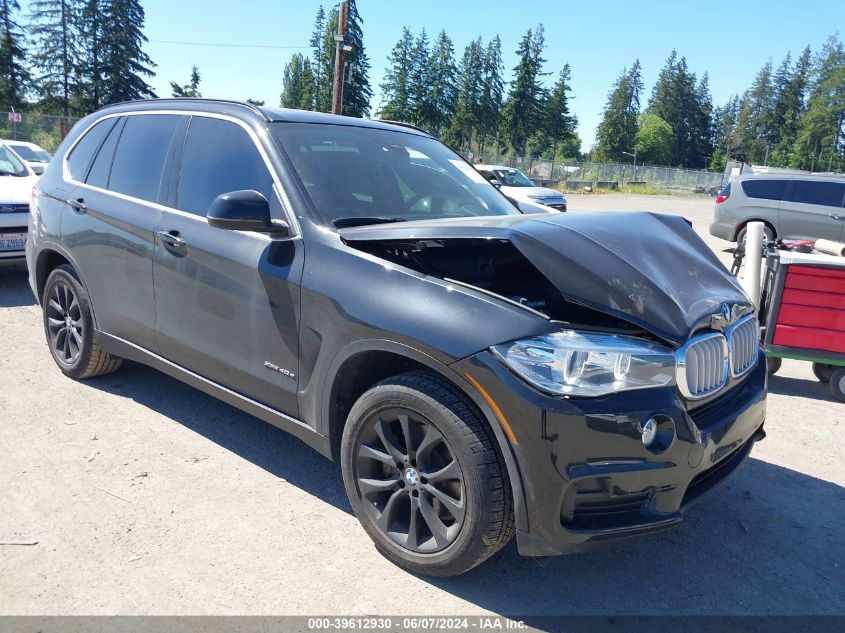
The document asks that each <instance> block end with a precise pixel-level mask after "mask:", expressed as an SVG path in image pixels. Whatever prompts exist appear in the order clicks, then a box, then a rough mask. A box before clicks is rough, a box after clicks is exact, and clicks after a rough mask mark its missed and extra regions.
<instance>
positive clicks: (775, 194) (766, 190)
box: [742, 180, 786, 200]
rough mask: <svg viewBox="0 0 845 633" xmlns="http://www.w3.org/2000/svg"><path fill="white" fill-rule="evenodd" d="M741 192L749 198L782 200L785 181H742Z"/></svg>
mask: <svg viewBox="0 0 845 633" xmlns="http://www.w3.org/2000/svg"><path fill="white" fill-rule="evenodd" d="M742 190H743V191H744V192H745V195H746V196H748V197H749V198H763V199H765V200H783V192H784V191H786V181H785V180H743V181H742Z"/></svg>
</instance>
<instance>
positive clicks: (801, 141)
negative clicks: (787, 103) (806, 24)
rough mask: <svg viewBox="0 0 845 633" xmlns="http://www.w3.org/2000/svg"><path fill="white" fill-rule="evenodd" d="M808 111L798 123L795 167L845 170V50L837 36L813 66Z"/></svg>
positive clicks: (793, 160) (831, 39) (817, 57)
mask: <svg viewBox="0 0 845 633" xmlns="http://www.w3.org/2000/svg"><path fill="white" fill-rule="evenodd" d="M813 66H814V67H813V73H812V76H813V80H812V88H811V90H810V97H809V100H808V102H807V109H806V111H805V112H804V113H803V114H802V116H801V118H800V120H799V123H798V135H797V137H796V141H795V147H794V149H793V155H792V164H793V166H795V167H800V168H801V169H810V170H816V171H827V170H830V169H838V170H842V169H844V168H845V155H843V149H844V148H845V135H843V125H845V49H843V46H842V42H841V41H840V40H839V38H838V37H836V36H831V37H830V38H828V40H827V41H826V42H825V44H824V46H823V47H822V50H821V51H820V53H819V54H818V55H817V56H816V59H815V62H814V65H813Z"/></svg>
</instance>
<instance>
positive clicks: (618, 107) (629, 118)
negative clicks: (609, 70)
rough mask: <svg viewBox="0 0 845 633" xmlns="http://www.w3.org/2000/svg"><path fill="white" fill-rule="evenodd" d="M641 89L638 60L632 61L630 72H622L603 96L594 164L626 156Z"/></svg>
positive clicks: (633, 135)
mask: <svg viewBox="0 0 845 633" xmlns="http://www.w3.org/2000/svg"><path fill="white" fill-rule="evenodd" d="M642 88H643V82H642V76H641V70H640V60H635V61H634V64H633V66H631V70H630V71H629V70H628V69H627V68H623V69H622V73H621V74H620V75H619V77H618V78H617V80H616V83H614V84H613V88H612V89H611V91H610V93H609V94H608V96H607V104H606V105H605V107H604V113H603V115H602V120H601V123H599V127H598V130H597V132H596V146H595V149H594V150H593V159H594V160H599V161H622V160H624V159H625V155H624V154H623V152H630V151H631V149H632V148H633V147H634V143H635V142H636V136H637V117H638V116H639V113H640V92H641V91H642Z"/></svg>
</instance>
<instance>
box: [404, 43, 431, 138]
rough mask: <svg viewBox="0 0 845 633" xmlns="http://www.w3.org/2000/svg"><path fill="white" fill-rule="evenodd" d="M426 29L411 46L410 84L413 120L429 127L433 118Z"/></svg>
mask: <svg viewBox="0 0 845 633" xmlns="http://www.w3.org/2000/svg"><path fill="white" fill-rule="evenodd" d="M429 55H430V51H429V42H428V35H427V34H426V32H425V29H422V31H420V34H419V35H418V36H417V38H416V39H415V40H414V45H413V47H412V48H411V72H410V84H409V86H408V88H409V93H410V97H411V119H410V120H411V122H412V123H414V125H419V126H421V127H423V128H428V126H429V121H430V120H431V118H432V103H431V60H430V58H429Z"/></svg>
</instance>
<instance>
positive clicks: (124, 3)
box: [101, 0, 155, 104]
mask: <svg viewBox="0 0 845 633" xmlns="http://www.w3.org/2000/svg"><path fill="white" fill-rule="evenodd" d="M102 17H103V23H104V24H107V25H110V26H109V27H108V28H105V29H103V38H102V40H101V51H102V60H103V103H104V104H108V103H116V102H119V101H131V100H135V99H148V98H151V97H155V93H154V92H153V90H152V88H151V87H150V86H149V84H147V82H146V80H145V77H153V76H155V73H154V72H153V70H152V68H153V67H154V66H155V64H154V63H153V61H152V60H151V59H150V58H149V56H148V55H147V54H146V53H145V52H144V44H145V43H146V41H147V37H146V36H145V35H144V19H145V16H144V9H143V7H142V6H141V3H140V2H139V1H138V0H106V1H105V2H104V4H103V5H102ZM118 25H119V26H118Z"/></svg>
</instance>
